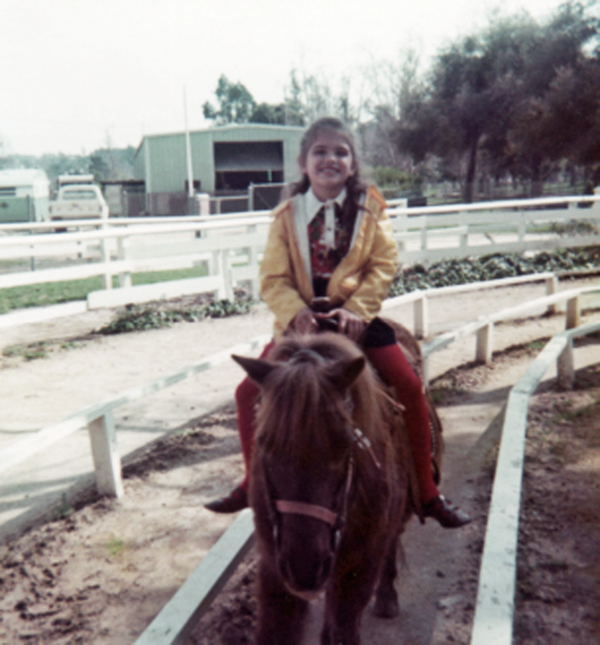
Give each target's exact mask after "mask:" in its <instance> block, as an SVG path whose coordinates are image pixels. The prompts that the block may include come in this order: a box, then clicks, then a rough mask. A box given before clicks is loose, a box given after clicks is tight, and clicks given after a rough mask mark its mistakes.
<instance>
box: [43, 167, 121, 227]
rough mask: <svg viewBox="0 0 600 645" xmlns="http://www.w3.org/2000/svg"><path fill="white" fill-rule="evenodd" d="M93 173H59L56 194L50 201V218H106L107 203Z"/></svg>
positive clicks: (107, 213) (107, 211) (107, 212)
mask: <svg viewBox="0 0 600 645" xmlns="http://www.w3.org/2000/svg"><path fill="white" fill-rule="evenodd" d="M93 181H94V177H93V175H61V176H60V177H59V178H58V195H57V197H56V199H55V200H54V201H52V202H50V207H49V210H50V219H51V220H53V221H55V220H75V219H91V218H106V217H108V215H109V210H108V205H107V204H106V200H105V199H104V195H103V194H102V191H101V190H100V188H99V186H97V185H96V184H94V183H93Z"/></svg>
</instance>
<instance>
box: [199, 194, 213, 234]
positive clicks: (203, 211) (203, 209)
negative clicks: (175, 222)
mask: <svg viewBox="0 0 600 645" xmlns="http://www.w3.org/2000/svg"><path fill="white" fill-rule="evenodd" d="M196 201H197V202H198V214H199V215H200V216H201V217H208V216H209V215H210V196H209V194H208V193H198V194H197V195H196ZM196 237H208V230H207V229H204V230H200V231H196Z"/></svg>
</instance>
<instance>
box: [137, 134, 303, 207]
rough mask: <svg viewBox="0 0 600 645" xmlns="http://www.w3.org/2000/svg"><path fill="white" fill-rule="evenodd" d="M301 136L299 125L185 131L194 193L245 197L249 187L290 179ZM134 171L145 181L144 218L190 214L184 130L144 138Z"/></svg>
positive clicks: (278, 182)
mask: <svg viewBox="0 0 600 645" xmlns="http://www.w3.org/2000/svg"><path fill="white" fill-rule="evenodd" d="M303 132H304V128H299V127H292V126H283V125H262V124H243V125H237V124H236V125H225V126H220V127H213V128H209V129H206V130H196V131H193V132H190V133H189V142H190V146H189V152H190V157H191V160H190V161H191V169H192V179H193V186H194V192H196V193H199V192H202V193H208V194H209V195H211V196H217V197H224V196H235V195H238V196H240V195H246V194H247V192H248V187H249V186H250V185H251V184H281V183H283V182H290V181H294V180H295V179H297V178H298V169H297V168H298V164H297V158H298V154H299V151H300V139H301V138H302V134H303ZM134 169H135V176H136V179H139V180H143V181H144V182H145V186H146V210H147V212H148V214H150V215H175V214H184V213H186V212H189V208H190V206H189V204H188V175H189V173H188V163H187V147H186V134H185V132H178V133H172V134H156V135H148V136H145V137H144V138H143V139H142V142H141V144H140V146H139V148H138V149H137V151H136V156H135V161H134ZM246 202H247V198H246ZM240 210H242V209H240Z"/></svg>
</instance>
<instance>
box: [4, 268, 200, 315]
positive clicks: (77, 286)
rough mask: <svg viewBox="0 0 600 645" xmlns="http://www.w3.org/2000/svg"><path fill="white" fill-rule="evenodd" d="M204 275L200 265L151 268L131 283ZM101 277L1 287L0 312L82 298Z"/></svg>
mask: <svg viewBox="0 0 600 645" xmlns="http://www.w3.org/2000/svg"><path fill="white" fill-rule="evenodd" d="M205 275H206V270H205V269H204V268H203V267H194V268H192V269H178V270H174V271H150V272H148V273H134V274H133V275H132V276H131V283H132V284H133V285H134V286H135V285H140V284H155V283H157V282H169V281H171V280H185V279H187V278H201V277H203V276H205ZM117 285H118V278H117V277H116V276H113V287H115V288H116V287H117ZM103 288H104V286H103V281H102V277H101V276H96V277H93V278H86V279H84V280H69V281H68V282H49V283H45V284H34V285H27V286H23V287H11V288H9V289H0V314H5V313H8V312H9V311H12V310H14V309H27V308H29V307H47V306H49V305H56V304H61V303H64V302H72V301H74V300H85V299H86V298H87V295H88V293H90V292H92V291H99V290H100V289H103Z"/></svg>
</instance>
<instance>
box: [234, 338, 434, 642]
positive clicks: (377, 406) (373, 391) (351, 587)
mask: <svg viewBox="0 0 600 645" xmlns="http://www.w3.org/2000/svg"><path fill="white" fill-rule="evenodd" d="M407 333H408V332H407ZM409 336H410V334H409ZM411 338H412V337H411ZM405 340H406V339H405ZM410 342H412V343H413V345H412V346H411V347H410V348H409V350H408V351H407V355H408V356H409V357H411V354H414V352H415V347H416V352H417V354H416V355H413V356H412V359H413V364H414V361H415V356H416V359H417V360H418V358H419V356H420V354H419V352H418V345H417V344H416V342H414V339H413V340H412V341H410V339H409V343H410ZM234 358H235V359H236V360H237V361H238V362H239V363H240V364H241V365H242V367H243V368H244V369H245V370H246V371H247V372H248V374H249V375H250V377H251V378H252V379H254V380H255V381H256V382H257V383H258V384H259V385H260V386H261V388H262V400H261V403H260V406H259V409H258V412H257V433H256V444H255V449H254V457H253V466H252V473H251V482H252V483H251V488H250V504H251V506H252V508H253V510H254V517H255V526H256V539H257V544H258V548H259V553H260V563H259V574H258V578H259V592H258V604H259V617H258V627H257V634H256V643H258V644H260V645H276V644H281V645H291V644H293V643H299V642H300V641H301V638H302V631H303V630H302V628H303V618H304V615H305V613H306V609H307V606H308V602H309V601H310V600H311V599H313V598H314V597H316V596H318V595H319V594H320V593H322V592H324V593H325V594H326V600H325V619H324V625H323V630H322V632H321V643H322V644H323V645H325V644H327V645H340V644H344V645H354V644H358V643H359V642H360V633H359V629H360V622H361V616H362V613H363V611H364V609H365V607H366V606H367V604H368V602H369V600H370V598H371V596H372V594H373V591H375V613H376V614H377V615H379V616H383V617H393V616H396V615H397V614H398V611H399V608H398V598H397V594H396V591H395V589H394V580H395V578H396V575H397V566H396V560H397V550H398V543H399V536H400V533H401V531H402V528H403V526H404V524H405V523H406V521H407V520H408V519H409V517H410V515H411V513H412V512H413V510H414V507H413V505H412V502H411V499H412V498H413V497H414V498H418V497H417V496H416V495H414V494H413V495H411V494H410V488H411V486H412V485H414V483H413V482H414V477H413V476H412V474H411V473H412V468H411V465H410V464H411V460H410V453H409V448H408V441H407V439H406V436H405V432H404V422H403V418H402V413H401V409H400V408H399V406H398V405H397V404H394V403H393V401H392V399H391V397H390V396H389V395H388V394H387V393H386V392H385V391H384V389H383V387H382V386H381V384H380V382H379V381H378V379H377V377H376V375H375V374H374V372H373V371H372V369H371V368H370V366H369V365H368V364H367V363H366V360H365V358H364V355H363V354H362V352H361V351H360V349H359V348H358V347H357V346H356V345H355V344H354V343H352V342H351V341H349V340H347V339H346V338H344V337H343V336H340V335H338V334H332V333H324V334H318V335H313V336H301V337H300V336H292V337H286V338H284V339H283V340H282V341H280V342H279V343H278V344H277V345H276V347H275V348H274V350H273V352H272V353H271V355H270V356H269V361H263V360H255V359H248V358H242V357H234ZM436 419H437V417H436ZM437 445H438V446H440V443H439V442H438V444H437ZM413 492H414V489H413Z"/></svg>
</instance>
